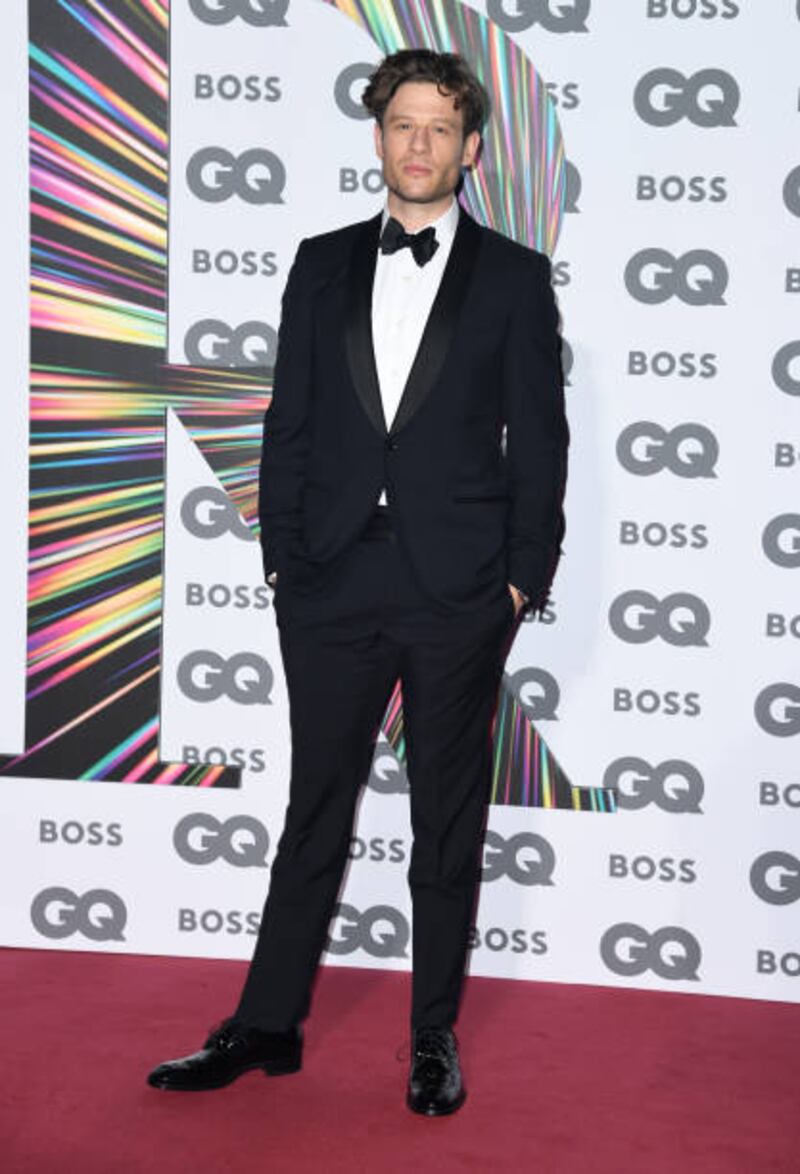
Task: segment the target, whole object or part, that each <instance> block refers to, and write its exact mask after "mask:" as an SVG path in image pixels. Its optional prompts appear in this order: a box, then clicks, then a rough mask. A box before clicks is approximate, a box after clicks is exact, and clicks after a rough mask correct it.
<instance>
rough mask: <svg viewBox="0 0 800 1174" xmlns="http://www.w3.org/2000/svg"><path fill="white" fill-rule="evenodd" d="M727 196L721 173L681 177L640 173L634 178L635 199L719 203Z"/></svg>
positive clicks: (670, 202)
mask: <svg viewBox="0 0 800 1174" xmlns="http://www.w3.org/2000/svg"><path fill="white" fill-rule="evenodd" d="M727 198H728V189H727V186H726V180H725V177H724V176H723V175H712V176H711V178H710V179H709V178H707V177H706V176H704V175H692V176H691V177H690V178H689V179H683V178H682V177H681V176H680V175H667V176H665V177H664V179H657V178H656V177H655V176H654V175H640V176H638V177H637V180H636V199H637V200H658V199H661V200H665V201H666V202H667V203H668V204H675V203H677V202H678V201H679V200H686V201H687V203H689V204H701V203H703V202H704V201H707V202H708V203H709V204H721V203H723V202H724V201H725V200H727Z"/></svg>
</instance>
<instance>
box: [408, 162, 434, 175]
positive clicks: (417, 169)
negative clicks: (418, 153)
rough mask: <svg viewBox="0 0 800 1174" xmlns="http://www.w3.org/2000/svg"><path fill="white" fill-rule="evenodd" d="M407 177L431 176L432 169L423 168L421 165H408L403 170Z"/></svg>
mask: <svg viewBox="0 0 800 1174" xmlns="http://www.w3.org/2000/svg"><path fill="white" fill-rule="evenodd" d="M403 171H404V172H405V174H406V175H430V174H431V169H430V167H423V166H422V165H421V164H419V163H407V164H406V166H405V167H404V168H403Z"/></svg>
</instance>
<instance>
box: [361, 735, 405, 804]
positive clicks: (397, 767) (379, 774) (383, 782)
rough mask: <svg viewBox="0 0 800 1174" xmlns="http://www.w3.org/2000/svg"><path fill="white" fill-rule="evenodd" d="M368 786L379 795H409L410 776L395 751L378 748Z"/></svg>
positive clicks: (382, 747)
mask: <svg viewBox="0 0 800 1174" xmlns="http://www.w3.org/2000/svg"><path fill="white" fill-rule="evenodd" d="M367 786H368V787H369V788H370V790H372V791H377V792H378V794H379V795H405V794H407V793H408V775H407V774H406V771H405V767H404V766H403V764H402V763H401V762H400V759H399V758H398V757H397V755H396V754H395V753H394V751H393V750H390V749H387V748H386V747H385V746H378V748H377V749H376V751H375V755H374V757H373V759H372V768H371V769H370V772H369V778H368V779H367Z"/></svg>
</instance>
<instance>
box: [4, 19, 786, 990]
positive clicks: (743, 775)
mask: <svg viewBox="0 0 800 1174" xmlns="http://www.w3.org/2000/svg"><path fill="white" fill-rule="evenodd" d="M12 7H14V8H15V18H18V19H16V26H17V27H16V28H15V29H14V30H13V32H14V35H13V36H11V35H9V36H7V37H6V38H4V42H3V45H2V54H3V58H4V62H3V64H4V69H3V72H2V81H0V85H2V86H3V88H4V90H5V92H6V97H7V108H10V107H8V101H9V100H10V98H11V97H13V99H14V109H15V110H16V111H18V114H19V116H18V117H17V118H16V121H15V124H14V126H13V127H11V126H10V124H9V122H7V124H6V126H5V129H4V132H3V133H4V134H9V135H12V136H16V137H15V138H13V141H12V143H11V145H10V146H9V147H8V149H7V157H10V156H11V155H13V154H14V153H15V152H16V154H17V156H19V153H20V151H21V149H22V148H21V144H22V143H23V141H24V138H25V135H26V134H27V130H28V128H27V127H26V126H25V122H24V120H25V112H24V109H23V108H22V106H21V105H20V93H22V92H24V74H23V72H22V71H23V69H24V57H23V42H24V35H25V28H24V15H25V14H24V11H23V10H24V8H25V5H24V4H23V3H22V0H19V2H18V3H15V5H14V6H12ZM168 7H169V11H168ZM29 15H30V21H31V28H30V33H31V56H30V71H31V72H30V80H31V89H30V100H31V107H30V135H31V138H30V143H31V176H30V181H31V206H32V210H33V213H34V215H33V219H32V221H31V224H32V228H31V235H30V252H31V288H32V299H31V304H32V325H33V326H34V331H33V336H32V347H31V375H30V378H28V376H27V372H26V370H25V366H26V362H27V359H26V356H25V355H24V354H23V353H22V351H21V350H20V341H19V340H20V324H19V321H18V319H19V305H20V298H21V296H22V294H21V288H22V287H21V281H20V272H19V267H18V268H17V271H15V270H14V268H13V266H10V265H9V266H8V267H7V268H5V269H4V271H3V273H2V275H0V280H2V282H3V289H4V306H5V310H4V318H5V325H4V329H5V340H6V355H7V359H8V362H7V367H6V371H7V381H6V389H5V390H6V399H7V405H8V406H7V417H6V419H7V420H8V421H12V420H15V421H17V423H18V424H19V426H18V427H16V430H15V428H14V427H13V426H12V425H11V424H10V423H9V424H8V425H7V427H6V429H5V430H4V435H3V436H2V438H0V442H1V443H2V444H3V454H4V455H3V462H2V467H1V468H0V481H2V483H3V486H4V500H5V501H6V503H7V508H6V510H5V512H4V516H3V519H2V525H3V544H4V551H7V552H8V557H7V560H4V561H7V565H8V568H9V574H8V578H7V580H6V582H4V589H5V588H7V587H8V586H9V584H11V583H12V582H15V583H16V584H17V586H16V588H13V589H11V594H10V597H9V600H8V601H7V603H4V628H5V629H6V630H5V631H4V644H3V648H4V660H3V663H2V665H0V687H2V690H3V722H4V724H3V726H2V727H0V728H2V729H3V731H4V738H5V742H4V744H3V745H2V746H0V749H2V750H3V751H4V752H6V753H7V755H8V757H7V758H6V759H5V765H4V767H3V776H2V777H0V810H1V813H2V818H1V819H0V851H2V854H3V859H4V861H5V875H6V877H7V883H6V884H5V885H4V886H3V892H2V895H1V896H0V940H1V941H2V942H4V943H5V944H8V945H24V946H42V947H48V948H53V947H56V948H63V949H89V950H117V951H121V952H125V951H131V952H143V953H157V954H195V955H205V956H215V957H235V958H247V957H249V955H250V952H251V950H252V947H253V942H254V935H255V933H256V931H257V925H258V916H259V912H260V909H261V905H262V902H263V897H264V893H265V890H266V887H267V884H268V881H269V866H270V863H271V861H272V859H273V856H274V852H275V847H276V843H277V840H278V837H279V835H280V828H281V822H282V817H283V810H284V806H285V802H286V790H287V781H288V772H289V745H288V716H287V711H286V692H285V684H284V681H283V678H282V673H281V667H280V659H279V654H278V644H277V637H276V631H275V625H274V617H273V613H272V605H271V597H270V593H269V591H268V590H267V588H266V587H265V586H264V584H263V582H262V581H261V571H260V558H259V553H258V545H257V542H256V541H255V537H254V534H253V531H252V529H251V527H250V525H249V523H248V519H250V520H252V517H253V512H254V501H255V497H254V492H255V489H254V477H255V462H256V461H257V456H258V452H257V446H258V435H259V430H260V414H261V412H262V410H263V408H264V406H265V404H266V403H267V401H268V395H269V386H270V385H269V373H268V368H269V366H270V365H271V363H272V361H273V359H274V352H275V342H276V335H277V326H278V323H279V316H280V297H281V292H282V289H283V285H284V282H285V279H286V275H287V272H288V269H289V266H290V264H291V260H292V257H293V254H294V251H295V249H296V246H297V243H298V242H299V240H300V239H301V238H302V237H303V236H307V235H309V234H312V233H315V232H321V231H324V230H326V229H329V228H333V227H336V226H337V225H340V224H344V223H347V222H350V221H352V220H356V219H363V218H365V217H367V216H369V215H371V214H373V213H374V212H375V211H377V210H378V208H379V207H380V206H381V201H382V185H381V177H380V172H379V170H378V168H377V161H376V159H375V157H374V153H373V148H372V137H371V134H372V132H371V126H370V124H369V122H368V121H367V120H366V119H365V117H364V112H363V110H362V109H361V108H360V106H359V102H358V98H359V95H360V92H361V89H362V88H363V85H364V81H365V78H366V76H367V75H368V73H369V71H370V70H371V69H372V68H374V65H375V64H376V63H377V61H378V60H379V59H380V58H381V56H382V55H383V54H384V53H385V52H387V51H391V50H393V49H396V48H401V47H404V46H411V45H430V46H432V47H435V48H454V49H458V50H459V51H462V52H464V53H465V54H466V55H467V56H469V57H470V59H471V60H472V61H473V62H474V64H475V66H476V68H477V69H478V71H479V72H480V74H481V76H482V78H483V79H484V81H485V83H486V84H487V86H488V87H489V89H490V91H491V94H492V99H493V104H494V114H493V119H492V124H491V127H490V130H489V134H488V135H487V142H486V149H485V151H484V155H483V158H482V161H481V167H480V169H479V171H478V173H477V174H476V175H475V176H472V177H470V178H469V179H468V180H467V182H466V184H465V187H464V191H463V193H462V199H463V201H464V203H465V204H466V206H467V207H468V208H469V209H470V210H471V211H472V212H473V214H475V215H476V216H478V217H479V218H480V219H482V220H484V221H486V222H488V223H491V224H493V225H494V226H496V227H498V228H499V229H500V230H501V231H504V232H507V233H508V234H509V235H512V236H515V237H516V238H517V239H520V240H523V241H525V242H526V243H528V244H531V245H533V246H535V247H537V248H541V249H544V250H545V251H548V252H550V253H551V254H552V255H553V261H554V282H555V285H556V292H557V295H558V299H559V303H560V307H561V311H562V316H563V322H564V335H565V340H566V342H565V350H564V356H565V368H566V374H567V378H568V406H569V414H570V420H571V425H572V433H573V444H572V450H571V473H570V482H569V487H568V494H567V514H568V534H567V539H566V542H565V557H564V559H563V561H562V564H561V568H560V570H559V575H558V579H557V582H556V585H555V590H554V595H553V603H552V604H551V605H550V607H549V608H548V610H547V611H546V612H545V614H544V616H543V617H542V618H541V619H540V620H537V621H533V622H529V623H527V624H525V625H523V627H522V630H521V632H520V633H519V635H518V638H517V640H516V642H515V645H514V647H513V649H512V651H511V655H510V658H509V662H508V666H507V675H506V680H505V682H504V689H503V695H502V698H501V703H500V708H499V711H498V729H497V742H498V752H497V755H496V763H495V778H494V780H493V790H492V806H491V811H490V819H489V832H488V835H487V841H486V846H485V851H484V881H483V884H482V888H481V897H480V904H479V908H478V912H477V917H476V926H475V930H474V934H473V942H472V945H473V949H472V952H471V970H472V973H475V974H486V975H498V976H509V977H517V978H524V979H541V980H549V981H565V982H584V983H598V984H604V985H619V986H624V985H631V986H638V987H650V988H660V989H669V990H679V991H687V992H705V993H713V994H727V995H741V996H748V997H755V998H764V999H787V1000H800V759H798V749H799V748H800V656H799V655H798V653H800V590H798V587H800V483H799V481H800V328H799V326H798V323H800V318H798V306H799V305H800V243H799V242H800V235H799V233H798V230H799V229H800V148H798V141H799V140H798V135H797V130H798V119H799V118H800V92H799V91H798V81H797V74H796V60H797V54H798V49H799V48H800V12H799V11H798V6H797V4H795V3H794V2H789V0H776V2H775V3H772V4H763V3H756V2H755V0H628V2H627V3H625V4H616V3H611V2H610V0H594V2H590V0H571V2H569V0H488V2H487V3H486V4H483V5H480V6H478V5H476V6H474V7H471V8H470V7H467V6H466V5H464V4H461V3H459V2H458V0H442V2H441V3H437V4H435V5H434V4H426V3H402V2H401V0H391V2H390V0H385V2H381V3H370V2H369V0H363V2H362V3H349V2H345V0H340V2H339V3H338V4H337V3H325V2H323V0H173V2H172V4H171V5H169V6H168V5H167V4H165V3H164V2H163V0H139V3H138V4H135V5H130V4H123V3H115V2H113V0H106V3H105V4H104V5H103V6H100V5H94V4H89V3H86V4H84V3H79V2H78V0H76V2H75V3H74V4H73V5H71V6H69V7H68V8H67V7H65V6H62V5H59V4H57V3H56V2H55V0H31V3H30V5H29ZM11 23H13V22H11ZM9 27H10V26H9ZM23 185H24V186H23ZM26 199H27V185H26V184H24V176H23V178H22V180H21V179H20V170H19V169H12V168H10V167H9V168H8V169H7V177H6V185H5V186H4V195H3V201H4V224H5V230H6V234H7V237H8V240H9V241H10V242H12V243H13V244H16V245H17V247H18V251H19V242H20V241H23V242H24V241H25V223H26V222H25V219H24V217H23V216H21V214H20V209H22V208H25V206H26ZM20 356H21V357H20ZM28 414H30V430H31V442H32V444H31V458H30V467H29V466H28V463H27V460H26V458H25V456H24V445H25V437H24V431H25V429H26V424H25V421H26V419H27V417H28ZM20 421H21V423H20ZM29 468H30V501H29V503H26V501H25V497H24V492H25V482H26V480H27V477H28V471H29ZM6 532H7V533H6ZM26 533H27V535H28V546H29V550H28V556H27V558H28V562H27V573H28V594H27V631H28V654H27V656H28V660H27V676H26V677H25V678H24V679H23V671H24V666H23V664H22V657H21V654H20V649H21V646H22V645H21V639H22V633H23V631H24V627H25V599H24V594H23V593H24V586H23V576H24V573H25V557H26V556H25V549H24V535H25V534H26ZM21 536H22V539H21ZM14 576H16V578H14ZM15 648H16V649H17V654H16V658H15V655H14V649H15ZM6 650H7V651H6ZM25 682H27V685H26V684H25ZM330 687H331V689H332V690H333V689H335V688H336V682H335V681H332V682H331V683H330ZM26 688H27V702H26V705H25V707H24V712H25V733H24V735H23V732H22V712H23V698H24V697H25V692H26ZM15 714H16V715H17V717H16V718H15V717H14V715H15ZM500 718H502V721H501V720H500ZM309 736H313V731H309ZM407 786H408V784H407V780H406V776H405V771H404V765H403V745H402V724H401V720H400V717H399V713H398V706H397V703H395V704H394V705H393V707H392V709H391V710H390V713H389V714H387V719H386V722H385V723H384V731H383V732H382V734H381V737H380V741H379V744H378V748H377V752H376V757H375V762H374V764H373V769H372V772H371V775H370V779H369V781H368V784H367V786H366V787H365V790H364V796H363V801H362V804H361V807H360V813H359V818H358V822H357V826H356V828H355V830H354V839H353V843H352V850H351V863H350V867H349V870H348V875H347V880H346V885H345V889H344V891H343V893H342V896H341V904H340V906H339V907H338V909H337V914H336V917H335V918H334V922H333V923H332V926H331V932H330V941H329V946H328V951H327V954H326V960H327V961H328V962H329V963H334V964H346V965H358V966H365V967H392V968H403V967H407V966H408V965H409V964H410V956H409V955H410V946H409V915H410V909H409V902H408V897H407V892H406V887H405V874H406V868H407V863H408V856H409V846H410V845H409V839H410V829H409V824H408V814H407Z"/></svg>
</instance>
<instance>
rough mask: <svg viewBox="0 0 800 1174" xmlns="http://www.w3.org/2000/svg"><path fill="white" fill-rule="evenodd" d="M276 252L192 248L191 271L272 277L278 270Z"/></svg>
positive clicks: (229, 275) (221, 275)
mask: <svg viewBox="0 0 800 1174" xmlns="http://www.w3.org/2000/svg"><path fill="white" fill-rule="evenodd" d="M275 257H276V254H275V252H274V251H273V250H271V249H266V250H264V251H263V252H261V253H259V252H258V251H257V250H256V249H242V250H241V251H239V250H237V249H218V250H217V251H216V252H214V253H212V252H211V250H210V249H192V273H199V274H203V275H205V274H207V273H215V274H217V275H218V276H219V277H234V276H236V275H238V276H239V277H274V276H275V274H276V273H277V272H278V263H277V261H276V260H275Z"/></svg>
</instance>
